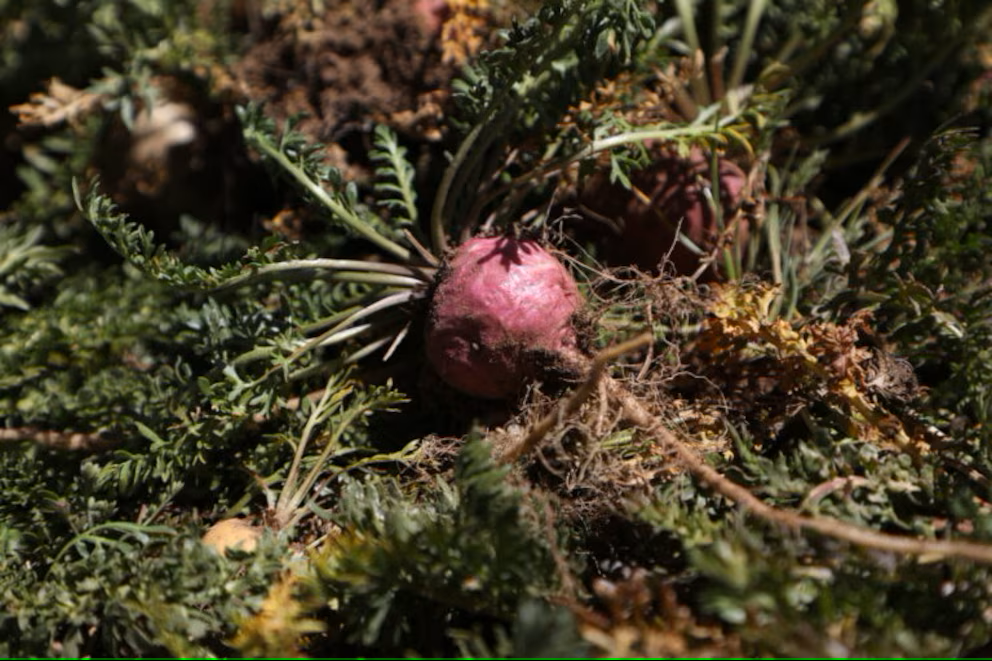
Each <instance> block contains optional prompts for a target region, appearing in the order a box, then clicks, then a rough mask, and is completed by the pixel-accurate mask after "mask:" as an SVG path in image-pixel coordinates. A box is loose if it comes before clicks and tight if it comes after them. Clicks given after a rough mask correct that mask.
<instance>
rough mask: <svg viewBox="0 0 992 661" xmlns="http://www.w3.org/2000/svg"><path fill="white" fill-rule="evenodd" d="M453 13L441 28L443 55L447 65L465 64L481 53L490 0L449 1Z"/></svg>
mask: <svg viewBox="0 0 992 661" xmlns="http://www.w3.org/2000/svg"><path fill="white" fill-rule="evenodd" d="M448 9H449V11H450V12H451V13H450V15H449V16H448V18H447V19H446V20H445V21H444V25H442V26H441V53H442V58H443V60H444V62H445V63H446V64H464V63H465V61H466V60H468V59H469V58H470V57H472V56H473V55H475V54H476V53H478V52H479V50H480V49H481V48H482V45H483V35H484V34H485V31H486V26H487V24H488V23H489V20H488V17H489V2H488V0H449V1H448Z"/></svg>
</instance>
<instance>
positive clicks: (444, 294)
mask: <svg viewBox="0 0 992 661" xmlns="http://www.w3.org/2000/svg"><path fill="white" fill-rule="evenodd" d="M581 304H582V296H581V295H580V294H579V289H578V287H577V286H576V284H575V280H574V279H573V278H572V276H571V274H570V273H569V272H568V270H567V269H566V268H565V267H564V266H563V265H562V264H561V262H559V261H558V260H557V259H556V258H555V257H554V256H553V255H551V254H550V253H549V252H548V251H546V250H545V249H544V248H542V247H541V246H540V245H539V244H538V243H537V242H535V241H530V240H521V239H514V238H510V237H495V238H475V239H471V240H469V241H466V242H465V243H464V244H462V245H461V246H460V247H459V248H458V249H457V250H456V251H455V253H454V255H453V256H452V258H451V259H450V260H449V261H448V263H447V265H446V266H445V267H444V268H443V269H442V271H441V273H440V275H439V279H438V284H437V286H436V288H435V290H434V294H433V297H432V299H431V304H430V312H429V315H428V322H427V330H426V337H425V339H426V348H427V358H428V360H429V361H430V363H431V365H432V366H433V368H434V369H435V370H436V371H437V373H438V375H440V376H441V378H442V379H444V381H446V382H447V383H448V384H449V385H451V386H453V387H454V388H456V389H458V390H461V391H463V392H465V393H467V394H470V395H474V396H476V397H483V398H489V399H499V398H504V397H512V396H513V395H515V394H517V393H519V392H520V390H521V389H522V388H523V386H524V385H526V383H527V382H528V381H529V380H531V379H533V378H535V377H537V376H539V375H538V374H537V373H536V368H535V362H536V361H535V358H536V357H537V356H538V354H540V353H545V354H548V355H551V356H552V360H553V357H554V356H555V355H557V354H559V353H561V352H563V351H568V350H574V348H575V347H576V344H577V338H576V333H575V329H574V328H573V326H572V317H573V315H574V314H575V313H576V312H577V311H578V310H579V308H580V306H581Z"/></svg>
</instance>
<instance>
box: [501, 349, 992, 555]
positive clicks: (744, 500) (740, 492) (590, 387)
mask: <svg viewBox="0 0 992 661" xmlns="http://www.w3.org/2000/svg"><path fill="white" fill-rule="evenodd" d="M650 341H651V334H650V333H649V332H648V333H643V334H641V335H638V336H637V337H635V338H634V339H632V340H628V341H626V342H623V343H621V344H619V345H617V346H615V347H611V348H609V349H605V350H603V351H601V352H600V353H599V354H597V355H596V357H595V358H593V359H592V360H589V359H588V358H585V357H578V356H575V357H569V358H570V359H571V360H572V361H576V362H577V361H584V362H585V364H586V365H587V371H586V374H587V376H586V378H585V380H584V381H583V383H582V384H581V385H580V386H579V387H578V388H577V389H576V390H575V392H574V393H572V395H571V396H570V397H568V398H567V399H565V400H564V401H563V402H562V403H561V404H560V405H559V406H558V407H556V409H555V410H554V411H553V412H551V413H550V414H548V415H546V416H545V417H543V418H542V419H540V420H538V421H537V423H535V424H534V425H533V427H531V430H530V432H529V433H528V434H527V436H526V437H525V438H524V439H523V440H522V441H521V442H519V443H517V444H516V445H515V446H514V447H512V448H510V449H509V450H508V451H506V452H505V453H504V454H503V456H502V460H503V461H508V462H509V461H515V460H516V459H519V458H520V457H522V456H525V455H527V454H529V453H531V452H533V451H534V450H535V449H536V448H537V446H538V445H539V444H540V442H541V440H542V439H543V438H544V437H545V436H547V434H548V433H549V432H551V430H552V429H554V427H555V426H556V425H558V424H559V423H560V422H561V421H562V420H564V419H566V418H567V417H568V416H571V415H574V414H575V413H576V412H577V411H578V410H579V408H580V407H581V406H582V405H583V404H584V403H585V402H586V400H587V399H588V398H589V397H590V396H591V395H592V393H594V392H596V390H597V388H598V387H599V385H600V383H602V384H603V386H604V388H605V390H606V392H607V396H608V397H610V398H611V399H612V400H613V401H615V402H617V403H618V404H619V405H620V409H621V411H622V414H623V417H624V419H625V420H626V421H627V422H629V423H631V424H633V425H635V426H636V427H639V428H640V429H642V430H643V431H644V432H646V433H648V434H651V435H652V436H653V437H654V438H655V439H656V440H657V441H658V443H659V445H660V446H661V449H662V450H663V451H665V452H668V453H671V454H673V455H674V456H676V457H677V458H678V460H679V461H680V462H681V463H682V464H683V465H684V466H685V468H686V469H687V470H688V471H689V472H690V473H691V474H692V475H693V476H694V477H696V479H698V480H699V481H700V482H702V483H703V484H705V485H706V486H708V487H709V488H711V489H712V490H714V491H716V492H717V493H719V494H720V495H721V496H724V497H725V498H727V499H729V500H731V501H732V502H734V503H736V504H737V505H739V506H740V507H742V508H744V509H745V510H747V511H749V512H750V513H752V514H754V515H756V516H757V517H759V518H761V519H764V520H765V521H768V522H770V523H774V524H778V525H781V526H785V527H787V528H791V529H793V530H812V531H815V532H818V533H820V534H821V535H826V536H828V537H833V538H835V539H840V540H844V541H846V542H849V543H851V544H855V545H857V546H861V547H865V548H871V549H876V550H879V551H888V552H891V553H901V554H905V555H914V556H918V557H921V558H925V559H926V560H934V559H941V558H960V559H964V560H971V561H974V562H981V563H986V564H992V545H990V544H981V543H978V542H969V541H953V540H936V539H919V538H915V537H908V536H904V535H893V534H889V533H884V532H879V531H877V530H872V529H870V528H865V527H862V526H858V525H855V524H852V523H847V522H844V521H840V520H838V519H834V518H830V517H822V516H815V515H809V514H802V513H800V512H796V511H792V510H784V509H779V508H777V507H775V506H773V505H769V504H768V503H766V502H764V501H762V500H761V499H760V498H758V497H757V496H755V495H754V494H753V493H751V492H750V491H749V490H748V489H747V488H746V487H744V486H742V485H740V484H737V483H736V482H733V481H732V480H730V479H728V478H727V477H725V476H724V475H723V474H721V473H720V472H719V471H717V470H716V469H715V468H713V467H712V466H710V465H709V464H708V463H707V462H706V460H705V459H704V458H703V457H701V456H700V455H699V453H698V452H697V451H696V450H695V449H694V448H693V447H692V444H691V443H690V442H688V441H687V440H685V439H683V438H680V437H679V436H678V435H676V434H675V433H674V432H672V431H671V430H669V429H667V428H666V427H665V426H664V425H662V424H661V423H660V422H659V421H658V419H657V418H656V417H655V415H654V414H653V413H652V412H651V411H650V410H649V409H648V407H647V406H645V405H644V404H643V403H642V402H641V400H640V399H638V398H637V397H636V396H635V395H634V394H633V393H631V392H630V391H629V390H628V389H627V388H626V387H625V386H624V385H623V384H621V383H620V382H618V381H616V380H614V379H612V378H610V377H609V376H605V371H606V368H607V366H608V365H609V364H610V363H611V362H612V361H614V360H616V359H617V358H618V357H619V356H621V355H623V354H625V353H627V352H629V351H633V350H635V349H638V348H640V347H643V346H644V345H646V344H648V343H649V342H650Z"/></svg>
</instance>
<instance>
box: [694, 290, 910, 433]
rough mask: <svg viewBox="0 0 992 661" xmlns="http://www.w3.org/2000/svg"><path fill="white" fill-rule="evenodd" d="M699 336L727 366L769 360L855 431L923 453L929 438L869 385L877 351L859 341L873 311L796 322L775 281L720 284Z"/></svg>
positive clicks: (704, 348)
mask: <svg viewBox="0 0 992 661" xmlns="http://www.w3.org/2000/svg"><path fill="white" fill-rule="evenodd" d="M715 292H716V296H715V297H714V299H713V301H712V302H711V304H710V306H709V312H710V316H709V317H708V318H707V319H705V320H704V322H703V326H702V330H701V332H700V334H699V336H698V337H697V340H696V346H697V348H698V350H699V351H700V352H702V353H704V354H706V355H708V356H709V357H710V359H711V360H712V361H713V362H715V363H717V364H721V365H728V366H731V365H732V366H734V367H735V368H737V370H736V371H746V365H747V363H748V361H752V360H754V359H757V358H768V359H771V360H772V361H773V362H774V364H775V365H776V366H777V369H776V372H775V374H770V375H768V376H770V377H772V378H778V379H779V381H780V384H779V385H780V390H781V391H782V392H783V393H784V394H790V393H791V394H796V393H799V394H798V395H797V396H801V397H807V398H809V397H813V398H815V399H818V400H822V401H827V402H829V403H830V404H831V405H833V406H834V407H835V408H837V409H839V410H840V411H841V412H843V413H844V415H845V416H846V418H847V430H846V431H847V433H848V434H850V435H851V436H852V437H856V438H861V439H864V440H870V441H875V442H884V443H889V444H893V445H895V446H897V447H898V448H900V449H903V450H912V451H914V452H925V451H926V450H927V449H928V447H929V446H928V444H927V443H926V441H925V440H924V439H922V438H913V437H911V435H910V432H909V431H908V430H907V428H906V426H905V425H904V424H903V423H902V421H901V420H900V419H899V418H898V417H897V416H895V415H893V414H892V413H890V412H889V411H887V410H886V409H885V408H884V407H883V406H882V405H881V404H880V403H879V402H877V401H875V400H876V398H874V397H873V396H872V394H871V392H870V387H869V382H870V381H871V379H870V378H869V373H870V372H871V371H872V369H871V365H872V363H873V362H875V361H876V355H875V352H873V351H872V350H871V349H870V348H867V347H865V346H862V345H861V344H859V341H858V340H859V332H864V331H868V328H869V327H868V321H869V319H870V312H868V311H861V312H860V313H858V314H855V315H853V316H852V317H850V318H849V319H847V320H846V322H845V323H844V324H835V323H829V322H808V323H805V324H801V325H794V324H792V323H790V322H789V321H787V320H785V319H782V318H779V317H776V316H775V314H774V312H773V303H774V301H775V298H776V296H777V294H778V290H777V288H775V287H774V286H771V285H767V284H762V285H756V286H741V285H736V284H727V285H722V286H717V287H715Z"/></svg>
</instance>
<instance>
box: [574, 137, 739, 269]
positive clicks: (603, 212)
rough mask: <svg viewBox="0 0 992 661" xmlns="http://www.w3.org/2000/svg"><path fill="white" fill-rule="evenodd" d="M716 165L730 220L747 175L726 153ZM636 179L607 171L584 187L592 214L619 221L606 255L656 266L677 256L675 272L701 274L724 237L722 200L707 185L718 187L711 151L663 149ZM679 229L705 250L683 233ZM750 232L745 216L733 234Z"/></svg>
mask: <svg viewBox="0 0 992 661" xmlns="http://www.w3.org/2000/svg"><path fill="white" fill-rule="evenodd" d="M717 169H718V173H719V197H720V207H721V211H722V219H723V222H724V223H728V221H729V220H730V219H731V218H733V216H734V214H735V213H736V212H737V210H738V209H739V208H740V205H741V201H742V199H743V190H744V186H745V184H746V181H747V175H746V174H745V173H744V171H743V170H741V168H740V167H738V166H737V165H736V164H735V163H733V162H732V161H729V160H727V159H726V158H722V157H721V158H718V159H717ZM630 182H631V184H632V186H633V190H627V189H626V188H624V187H623V186H622V185H620V184H617V183H611V182H610V181H609V178H608V175H607V174H606V173H603V172H600V173H597V174H596V175H593V176H592V177H591V178H590V180H589V181H588V183H587V184H586V185H585V186H584V187H583V189H582V190H581V192H580V194H579V203H580V205H581V207H582V208H583V209H584V210H585V211H586V213H587V215H590V216H593V217H594V218H598V219H601V220H602V219H605V220H607V221H609V222H610V223H611V224H613V225H614V229H615V231H614V232H613V233H611V235H610V236H608V237H607V238H606V239H605V240H604V246H603V247H604V257H605V260H606V262H607V263H608V264H610V265H613V266H636V267H637V268H639V269H641V270H643V271H646V272H649V273H658V272H660V271H661V270H664V269H666V268H667V264H666V262H670V264H671V269H672V270H673V271H674V273H675V274H677V275H692V274H694V273H695V272H696V271H697V270H699V269H700V268H701V267H702V265H703V258H704V257H705V256H706V255H707V254H710V253H712V252H713V251H714V250H715V249H717V248H718V247H719V246H720V243H721V241H722V240H723V237H721V232H722V227H721V223H720V222H719V221H718V216H717V213H716V209H715V208H714V206H715V205H714V204H713V203H712V202H711V198H709V197H708V195H707V193H706V191H707V190H709V191H713V184H712V182H711V163H710V158H709V156H708V155H707V154H705V153H704V152H703V151H702V150H701V149H699V148H695V147H694V148H693V149H692V150H691V151H690V153H689V156H688V157H681V156H679V155H678V154H675V153H673V152H671V151H662V152H661V153H660V155H659V157H658V158H657V159H656V160H655V161H654V162H653V163H652V164H651V165H649V166H648V167H646V168H644V169H641V170H638V171H636V172H634V173H632V174H631V175H630ZM714 192H715V191H714ZM714 197H715V196H714ZM714 201H715V200H714ZM728 226H729V224H728ZM680 233H681V234H683V235H684V236H685V237H686V238H688V239H689V241H691V242H692V244H693V245H695V246H696V247H697V248H698V249H699V250H700V251H701V252H702V254H699V252H697V251H695V250H693V249H692V248H690V247H689V246H687V245H685V244H684V243H683V242H682V241H680V240H679V234H680ZM747 237H748V229H747V226H746V225H745V224H744V223H743V222H739V224H738V225H737V228H736V237H734V239H733V240H735V241H736V242H738V243H741V244H743V243H744V242H746V241H747ZM700 277H701V279H703V280H716V279H719V278H720V270H719V269H718V268H716V267H715V266H710V267H709V268H706V269H705V270H704V271H703V272H702V273H701V274H700Z"/></svg>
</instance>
